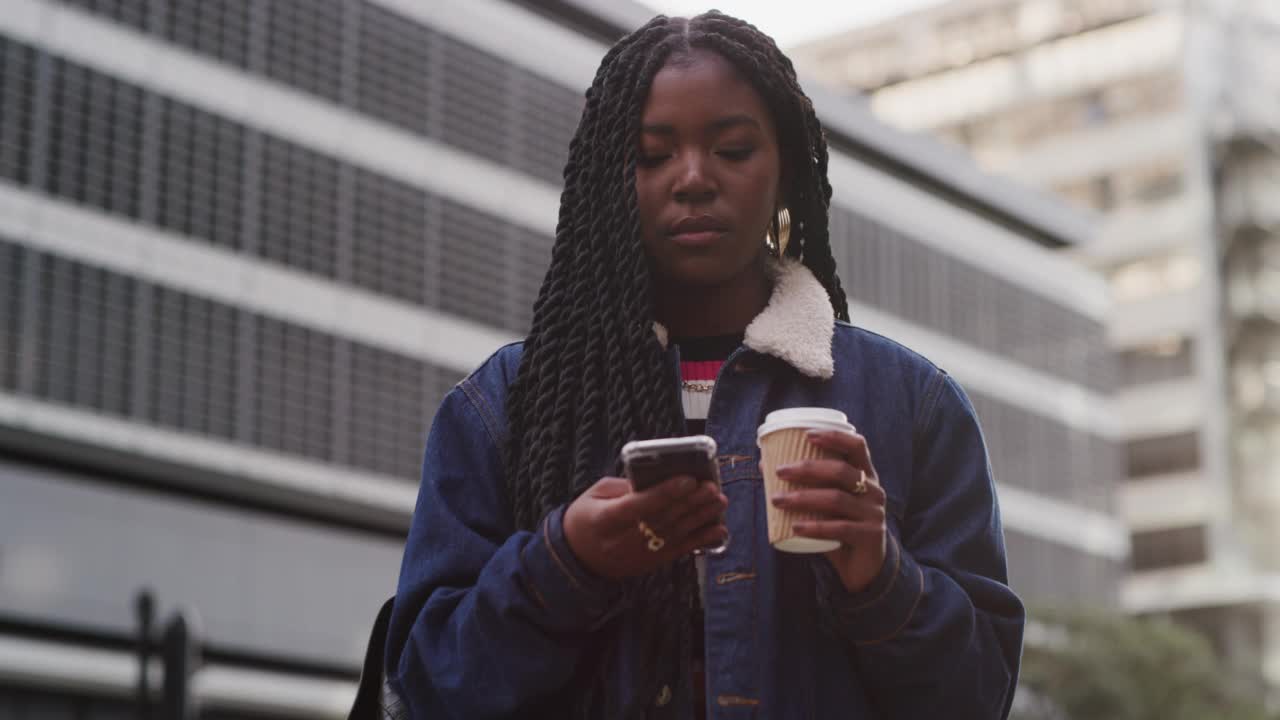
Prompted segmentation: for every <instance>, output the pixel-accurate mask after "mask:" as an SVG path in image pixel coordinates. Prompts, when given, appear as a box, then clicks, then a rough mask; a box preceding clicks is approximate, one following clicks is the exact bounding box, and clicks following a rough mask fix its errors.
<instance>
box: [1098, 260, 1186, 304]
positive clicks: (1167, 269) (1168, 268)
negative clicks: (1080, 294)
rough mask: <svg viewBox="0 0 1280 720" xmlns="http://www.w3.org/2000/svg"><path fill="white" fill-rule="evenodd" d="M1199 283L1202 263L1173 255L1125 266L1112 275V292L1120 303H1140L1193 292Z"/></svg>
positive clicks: (1138, 261)
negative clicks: (1183, 292)
mask: <svg viewBox="0 0 1280 720" xmlns="http://www.w3.org/2000/svg"><path fill="white" fill-rule="evenodd" d="M1199 282H1200V261H1199V260H1198V259H1197V258H1195V257H1194V256H1192V255H1188V254H1185V253H1174V254H1171V255H1164V256H1160V257H1154V258H1143V259H1142V260H1137V261H1134V262H1131V263H1129V264H1127V265H1122V266H1121V267H1119V268H1117V269H1116V270H1115V271H1114V272H1113V273H1112V275H1111V292H1112V295H1113V297H1114V298H1115V299H1116V300H1117V301H1120V302H1137V301H1139V300H1147V299H1149V298H1153V297H1158V296H1161V295H1167V294H1169V293H1175V292H1181V291H1183V290H1190V289H1191V288H1193V287H1195V286H1196V285H1197V284H1198V283H1199Z"/></svg>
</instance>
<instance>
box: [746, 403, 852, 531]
mask: <svg viewBox="0 0 1280 720" xmlns="http://www.w3.org/2000/svg"><path fill="white" fill-rule="evenodd" d="M810 430H837V431H840V432H847V433H852V432H854V427H853V426H852V425H850V424H849V419H848V418H847V417H845V414H844V413H842V412H840V411H839V410H831V409H829V408H820V407H798V408H787V409H786V410H775V411H773V412H771V413H769V415H768V417H766V418H765V419H764V424H763V425H761V426H760V429H759V430H758V431H757V432H756V443H757V444H758V445H759V446H760V460H761V465H762V466H763V470H764V492H765V508H766V512H767V513H768V521H769V542H770V543H771V544H772V545H773V546H774V547H775V548H777V549H779V550H782V551H783V552H791V553H820V552H829V551H831V550H835V549H836V548H838V547H840V543H839V542H837V541H835V540H822V539H818V538H807V537H799V536H797V535H796V534H795V531H794V530H793V529H792V527H793V526H794V525H795V523H797V522H800V521H803V520H813V519H817V518H816V517H815V516H814V515H813V513H807V512H794V511H791V510H784V509H782V508H777V507H774V506H773V498H774V496H775V495H778V494H780V493H785V492H790V491H791V490H793V489H797V488H798V486H795V485H792V484H791V483H789V482H786V481H785V480H780V479H779V478H778V468H779V467H781V466H783V465H788V464H790V463H794V462H800V461H801V460H813V459H820V458H838V457H839V455H837V454H836V453H833V452H831V451H829V450H824V449H823V448H820V447H818V446H817V445H814V444H812V443H810V442H809V440H808V438H806V437H805V434H806V433H807V432H809V431H810Z"/></svg>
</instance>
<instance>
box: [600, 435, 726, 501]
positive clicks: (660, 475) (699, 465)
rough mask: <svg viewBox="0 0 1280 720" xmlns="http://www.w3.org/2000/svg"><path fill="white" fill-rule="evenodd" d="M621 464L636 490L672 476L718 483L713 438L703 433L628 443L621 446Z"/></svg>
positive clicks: (646, 487)
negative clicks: (683, 476)
mask: <svg viewBox="0 0 1280 720" xmlns="http://www.w3.org/2000/svg"><path fill="white" fill-rule="evenodd" d="M622 467H623V471H624V473H625V474H626V476H627V478H628V479H629V480H631V486H632V487H634V488H635V489H636V490H637V491H644V490H648V489H649V488H651V487H653V486H654V485H657V484H658V483H660V482H662V481H663V480H666V479H667V478H669V477H672V476H674V475H691V476H693V477H694V479H696V480H698V481H699V482H714V483H715V484H716V485H719V484H720V468H719V465H717V463H716V441H715V439H713V438H711V437H709V436H707V435H691V436H689V437H678V438H663V439H660V440H636V441H634V442H629V443H627V444H626V445H624V446H622Z"/></svg>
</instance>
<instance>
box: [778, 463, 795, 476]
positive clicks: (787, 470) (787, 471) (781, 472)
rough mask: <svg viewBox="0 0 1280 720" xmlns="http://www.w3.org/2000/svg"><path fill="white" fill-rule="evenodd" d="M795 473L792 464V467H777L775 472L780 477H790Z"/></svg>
mask: <svg viewBox="0 0 1280 720" xmlns="http://www.w3.org/2000/svg"><path fill="white" fill-rule="evenodd" d="M795 471H796V466H795V465H794V464H792V465H783V466H781V467H779V468H778V470H777V472H778V474H779V475H782V476H787V475H792V474H794V473H795Z"/></svg>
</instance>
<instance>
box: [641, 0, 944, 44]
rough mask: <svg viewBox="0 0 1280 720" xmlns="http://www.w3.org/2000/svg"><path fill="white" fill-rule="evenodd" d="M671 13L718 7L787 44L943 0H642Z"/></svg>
mask: <svg viewBox="0 0 1280 720" xmlns="http://www.w3.org/2000/svg"><path fill="white" fill-rule="evenodd" d="M641 2H642V3H643V4H645V5H648V6H649V7H652V8H654V9H655V10H656V11H658V12H663V13H666V14H668V15H697V14H698V13H700V12H703V11H706V10H709V9H711V8H715V9H717V10H720V11H722V12H725V13H728V14H730V15H736V16H738V17H740V18H742V19H743V20H746V21H748V22H750V23H752V24H753V25H755V26H756V27H758V28H760V29H761V30H763V31H765V32H766V33H768V34H770V35H772V36H773V39H774V40H776V41H777V42H778V45H780V46H782V47H783V48H786V47H790V46H793V45H796V44H797V43H801V42H804V41H806V40H812V39H815V38H819V37H822V36H824V35H832V34H834V33H838V32H840V31H842V30H848V29H850V28H853V27H857V26H859V25H867V24H870V23H873V22H876V21H877V20H883V19H885V18H889V17H893V16H895V15H901V14H902V13H905V12H908V11H911V10H915V9H918V8H922V7H927V6H929V5H937V4H939V0H641Z"/></svg>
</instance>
